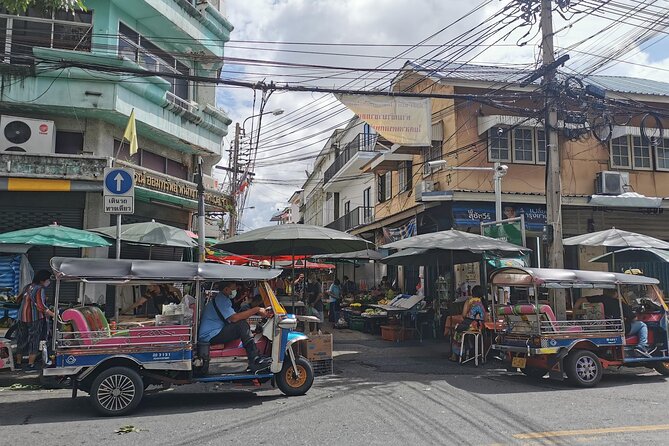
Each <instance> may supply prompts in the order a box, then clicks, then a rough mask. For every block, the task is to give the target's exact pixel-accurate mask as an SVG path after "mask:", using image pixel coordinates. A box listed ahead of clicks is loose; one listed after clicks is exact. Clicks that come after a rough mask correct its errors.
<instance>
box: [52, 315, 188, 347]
mask: <svg viewBox="0 0 669 446" xmlns="http://www.w3.org/2000/svg"><path fill="white" fill-rule="evenodd" d="M62 319H63V320H64V321H66V322H70V323H71V324H72V326H73V328H74V331H75V333H76V334H73V338H72V339H71V341H74V342H80V343H81V344H83V345H88V346H91V345H126V344H149V343H152V342H155V343H172V342H173V343H183V342H188V341H189V340H190V328H189V327H187V326H183V325H179V326H163V327H160V328H159V329H157V328H156V327H138V328H131V329H130V330H123V331H119V332H116V333H112V332H111V330H110V329H109V323H108V322H107V318H106V317H105V315H104V313H103V312H102V310H101V309H100V308H98V307H95V306H82V307H75V308H68V309H67V310H65V311H64V312H63V315H62Z"/></svg>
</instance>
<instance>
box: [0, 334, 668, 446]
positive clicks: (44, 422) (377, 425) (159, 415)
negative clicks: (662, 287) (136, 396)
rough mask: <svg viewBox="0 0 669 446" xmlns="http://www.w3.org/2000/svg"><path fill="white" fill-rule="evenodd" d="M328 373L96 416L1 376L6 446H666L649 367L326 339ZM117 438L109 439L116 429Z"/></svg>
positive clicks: (188, 390)
mask: <svg viewBox="0 0 669 446" xmlns="http://www.w3.org/2000/svg"><path fill="white" fill-rule="evenodd" d="M335 350H336V352H335V355H336V356H335V360H334V364H335V367H334V372H335V373H334V375H331V376H327V377H320V378H317V379H316V382H315V384H314V387H313V388H312V389H311V390H310V391H309V393H308V394H307V395H305V396H301V397H293V398H288V397H284V396H282V395H281V393H280V392H279V391H278V390H273V389H269V390H260V391H256V392H250V391H247V390H235V389H234V388H229V387H221V386H219V385H216V384H207V385H191V386H183V387H179V388H174V389H170V390H168V391H164V392H159V393H155V394H151V395H147V396H146V397H145V399H144V401H143V402H142V404H141V405H140V406H139V408H138V409H137V410H136V412H134V413H133V414H132V415H130V416H127V417H120V418H101V417H98V416H96V415H95V414H94V412H93V410H92V409H91V407H90V405H89V402H88V400H87V397H86V396H85V394H80V396H79V397H78V398H76V399H74V400H73V399H71V398H70V392H69V391H67V390H44V389H40V390H10V389H9V388H8V386H9V385H10V384H12V383H13V382H16V380H17V378H21V380H20V382H22V383H23V384H31V383H34V380H32V379H31V378H30V377H25V376H21V375H16V376H8V375H7V374H5V375H4V376H2V377H0V426H1V431H2V438H3V439H6V440H9V441H11V443H9V441H8V443H5V444H44V445H51V444H54V445H62V444H68V445H79V444H81V445H100V444H124V445H126V444H142V445H143V446H145V445H146V446H148V445H165V444H167V445H189V444H196V445H220V444H235V445H236V444H250V445H284V444H285V445H318V444H330V445H366V446H369V445H377V444H378V445H395V444H397V445H405V444H435V445H436V444H439V445H451V444H452V445H468V444H472V445H487V446H492V445H532V446H534V445H563V444H565V445H572V444H573V445H584V444H587V445H591V444H592V445H600V444H601V445H604V444H607V445H608V444H625V443H652V444H667V443H669V441H667V440H666V438H667V435H669V423H667V421H666V410H667V409H666V407H667V399H668V397H669V383H667V381H666V379H665V378H664V377H662V376H660V375H659V374H657V373H656V372H654V371H652V370H648V369H635V370H633V371H630V370H619V371H616V370H613V371H607V372H606V374H605V376H604V378H603V380H602V382H601V383H600V384H599V386H598V387H596V388H594V389H575V388H572V387H570V386H569V384H567V383H562V382H556V381H550V380H548V379H541V380H531V379H529V378H527V377H525V376H523V375H521V374H519V373H511V372H507V371H505V370H504V369H503V368H502V366H501V364H500V363H496V362H492V363H488V364H486V365H483V366H480V367H474V366H473V365H464V366H461V365H458V364H455V363H452V362H450V361H448V359H447V350H446V347H445V345H444V344H443V342H441V341H424V342H422V343H420V342H418V341H410V342H405V343H392V342H386V341H382V340H380V339H378V337H374V336H370V335H365V334H362V333H358V332H353V331H350V330H342V331H336V332H335ZM127 426H132V427H131V428H130V427H128V428H127V429H125V430H126V431H129V432H127V433H117V432H116V431H118V430H120V429H121V428H123V427H127Z"/></svg>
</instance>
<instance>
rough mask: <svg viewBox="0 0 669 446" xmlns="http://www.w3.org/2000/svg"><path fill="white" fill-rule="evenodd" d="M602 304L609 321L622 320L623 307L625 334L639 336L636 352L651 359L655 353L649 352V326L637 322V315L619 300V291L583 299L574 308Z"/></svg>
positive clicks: (610, 290)
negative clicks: (587, 304)
mask: <svg viewBox="0 0 669 446" xmlns="http://www.w3.org/2000/svg"><path fill="white" fill-rule="evenodd" d="M585 302H590V303H601V304H603V305H604V314H605V315H606V318H607V319H621V317H620V304H621V303H622V307H623V317H622V319H624V322H625V333H626V334H627V336H636V335H638V336H639V343H638V344H637V346H636V347H635V348H634V351H635V352H637V353H638V354H640V355H641V356H644V357H646V358H650V357H651V353H653V351H654V350H653V351H648V326H647V325H646V324H645V323H644V322H642V321H640V320H637V318H636V314H634V312H633V311H632V309H631V308H630V306H629V305H627V303H626V302H625V301H624V300H621V301H619V300H618V291H617V290H615V289H605V290H604V292H603V294H602V295H600V296H588V297H581V298H580V299H578V300H577V301H576V303H575V304H574V308H580V307H581V306H582V305H583V303H585Z"/></svg>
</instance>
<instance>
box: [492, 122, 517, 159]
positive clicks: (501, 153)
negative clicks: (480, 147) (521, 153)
mask: <svg viewBox="0 0 669 446" xmlns="http://www.w3.org/2000/svg"><path fill="white" fill-rule="evenodd" d="M488 139H489V143H488V158H489V159H490V161H511V153H510V150H509V148H510V147H511V144H510V139H511V133H510V132H509V130H508V129H507V128H505V127H493V128H491V129H490V130H488Z"/></svg>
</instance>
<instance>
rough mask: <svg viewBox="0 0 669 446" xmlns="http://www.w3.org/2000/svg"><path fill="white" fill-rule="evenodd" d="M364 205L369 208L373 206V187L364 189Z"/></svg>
mask: <svg viewBox="0 0 669 446" xmlns="http://www.w3.org/2000/svg"><path fill="white" fill-rule="evenodd" d="M362 207H364V208H369V207H372V188H371V187H368V188H367V189H365V190H364V191H362Z"/></svg>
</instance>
